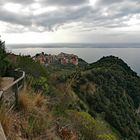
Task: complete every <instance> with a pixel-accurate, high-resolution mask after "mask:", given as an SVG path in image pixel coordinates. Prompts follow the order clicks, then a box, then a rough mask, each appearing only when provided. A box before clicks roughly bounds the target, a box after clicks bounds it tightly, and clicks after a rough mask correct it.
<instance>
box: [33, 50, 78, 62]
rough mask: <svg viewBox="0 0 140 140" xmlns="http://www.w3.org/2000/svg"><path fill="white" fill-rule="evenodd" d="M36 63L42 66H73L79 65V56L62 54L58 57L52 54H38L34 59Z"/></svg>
mask: <svg viewBox="0 0 140 140" xmlns="http://www.w3.org/2000/svg"><path fill="white" fill-rule="evenodd" d="M33 59H34V60H35V61H38V62H40V63H41V64H45V65H49V64H63V65H65V64H73V65H78V56H76V55H74V54H66V53H63V52H61V53H60V54H58V55H51V54H49V55H48V54H44V52H42V53H41V54H37V55H36V56H34V57H33Z"/></svg>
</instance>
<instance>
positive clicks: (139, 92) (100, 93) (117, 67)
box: [73, 56, 140, 140]
mask: <svg viewBox="0 0 140 140" xmlns="http://www.w3.org/2000/svg"><path fill="white" fill-rule="evenodd" d="M73 89H74V91H75V93H76V94H77V95H78V97H79V98H80V99H81V100H82V101H84V103H85V104H86V105H88V107H89V113H90V114H91V115H92V116H98V115H101V116H103V118H104V119H105V120H106V121H107V122H108V123H109V124H110V125H111V126H113V127H114V128H115V129H116V130H117V131H118V132H119V133H120V135H121V136H122V138H123V139H128V140H130V139H131V140H138V139H140V137H139V136H140V134H139V130H140V126H139V121H140V120H139V117H138V115H137V114H136V110H137V108H138V107H139V103H140V78H139V77H138V76H137V74H136V73H135V72H133V71H132V70H131V69H130V67H129V66H128V65H127V64H126V63H124V62H123V61H122V60H121V59H119V58H117V57H114V56H109V57H103V58H101V59H100V60H99V61H97V62H96V63H93V64H90V65H89V66H88V67H87V68H86V69H85V70H84V71H82V72H81V73H80V76H79V78H78V79H76V82H75V84H74V85H73Z"/></svg>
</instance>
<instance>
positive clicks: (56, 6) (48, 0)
mask: <svg viewBox="0 0 140 140" xmlns="http://www.w3.org/2000/svg"><path fill="white" fill-rule="evenodd" d="M0 34H1V36H2V38H3V39H4V40H5V41H6V42H7V43H57V42H59V43H60V42H61V43H62V42H64V43H66V42H67V43H74V42H77V43H78V42H84V43H97V42H99V43H104V42H140V0H0Z"/></svg>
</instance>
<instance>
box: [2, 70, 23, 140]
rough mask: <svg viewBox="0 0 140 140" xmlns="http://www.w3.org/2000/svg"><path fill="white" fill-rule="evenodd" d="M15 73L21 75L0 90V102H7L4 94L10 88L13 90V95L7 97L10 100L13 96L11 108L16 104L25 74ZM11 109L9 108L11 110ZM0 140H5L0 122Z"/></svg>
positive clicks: (19, 71)
mask: <svg viewBox="0 0 140 140" xmlns="http://www.w3.org/2000/svg"><path fill="white" fill-rule="evenodd" d="M15 71H16V72H18V74H19V73H21V74H22V75H21V76H20V77H19V78H18V79H16V80H15V81H14V82H13V83H11V84H9V85H7V86H6V87H4V88H3V89H0V100H2V102H4V101H5V100H7V97H6V92H8V90H9V89H11V88H13V89H14V91H13V94H12V95H11V96H10V97H9V98H11V97H12V96H14V97H13V98H14V104H12V107H13V105H17V104H18V92H19V90H20V89H21V88H22V87H24V79H25V72H24V71H21V70H15ZM10 105H11V104H10ZM12 107H10V108H12ZM0 140H6V136H5V133H4V131H3V128H2V126H1V122H0Z"/></svg>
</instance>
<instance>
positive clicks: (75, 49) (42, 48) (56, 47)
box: [6, 43, 140, 75]
mask: <svg viewBox="0 0 140 140" xmlns="http://www.w3.org/2000/svg"><path fill="white" fill-rule="evenodd" d="M6 49H7V51H8V52H12V53H15V54H21V55H31V56H34V55H35V54H36V53H41V52H45V53H47V54H55V55H57V54H59V53H61V52H64V53H69V54H75V55H78V57H80V58H82V59H84V60H85V61H86V62H88V63H93V62H96V61H97V60H99V59H100V58H102V57H103V56H110V55H113V56H117V57H119V58H121V59H123V60H124V61H125V62H126V63H127V64H128V65H129V66H130V67H131V69H133V70H134V71H135V72H137V73H138V75H140V43H94V44H89V43H49V44H6Z"/></svg>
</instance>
